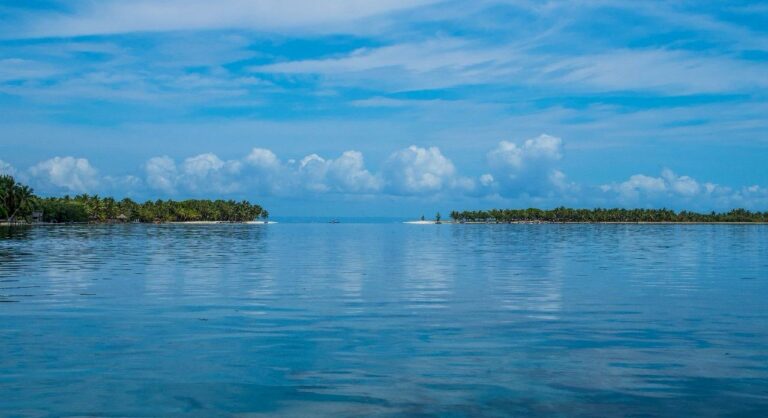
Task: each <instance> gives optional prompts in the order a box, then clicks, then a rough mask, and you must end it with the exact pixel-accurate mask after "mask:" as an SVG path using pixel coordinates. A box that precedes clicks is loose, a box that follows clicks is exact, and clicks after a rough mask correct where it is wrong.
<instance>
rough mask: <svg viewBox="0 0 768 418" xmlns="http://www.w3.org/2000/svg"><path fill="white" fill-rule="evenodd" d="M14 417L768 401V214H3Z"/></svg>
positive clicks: (9, 409)
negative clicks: (431, 221)
mask: <svg viewBox="0 0 768 418" xmlns="http://www.w3.org/2000/svg"><path fill="white" fill-rule="evenodd" d="M0 302H3V303H0V411H2V414H0V415H3V416H62V415H76V416H184V415H187V416H201V417H203V416H205V417H208V416H229V415H238V416H258V415H260V414H263V415H283V416H309V415H329V416H400V415H411V416H509V415H519V416H670V417H679V416H766V413H767V412H766V411H768V227H767V226H760V225H752V226H749V225H687V226H681V225H657V226H652V225H426V226H422V225H401V224H358V225H352V224H344V223H342V224H338V225H328V224H276V225H267V226H265V225H215V226H211V225H206V226H183V225H159V226H155V225H116V226H61V227H36V228H31V229H14V230H8V229H7V228H5V229H3V228H0Z"/></svg>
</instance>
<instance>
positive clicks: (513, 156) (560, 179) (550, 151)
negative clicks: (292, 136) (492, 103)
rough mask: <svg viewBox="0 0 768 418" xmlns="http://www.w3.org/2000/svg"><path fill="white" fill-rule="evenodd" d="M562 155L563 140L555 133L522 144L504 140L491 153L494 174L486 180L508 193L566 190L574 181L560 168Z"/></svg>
mask: <svg viewBox="0 0 768 418" xmlns="http://www.w3.org/2000/svg"><path fill="white" fill-rule="evenodd" d="M562 158H563V141H562V140H561V139H560V138H557V137H554V136H550V135H546V134H542V135H539V136H538V137H536V138H531V139H528V140H526V141H525V142H523V144H522V145H518V144H516V143H514V142H510V141H501V142H500V143H499V145H498V146H497V147H496V148H495V149H493V150H492V151H490V152H489V153H488V155H487V160H488V167H489V168H490V169H491V174H489V175H490V177H485V181H484V182H483V184H489V185H490V184H491V183H493V186H495V187H496V188H497V189H498V191H499V193H501V194H502V195H505V196H511V195H518V194H521V193H526V194H531V195H541V194H548V193H550V192H552V191H553V190H556V191H566V190H567V189H569V188H571V187H573V184H571V183H569V182H568V181H567V179H566V176H565V174H564V173H563V172H562V171H560V170H558V169H557V168H556V164H557V162H559V161H560V160H561V159H562ZM489 179H491V180H492V181H488V180H489ZM481 180H482V179H481Z"/></svg>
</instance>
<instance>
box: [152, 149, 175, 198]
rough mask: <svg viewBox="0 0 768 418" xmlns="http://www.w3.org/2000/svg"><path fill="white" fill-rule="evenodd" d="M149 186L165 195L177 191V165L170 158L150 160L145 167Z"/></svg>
mask: <svg viewBox="0 0 768 418" xmlns="http://www.w3.org/2000/svg"><path fill="white" fill-rule="evenodd" d="M144 168H145V171H146V175H147V184H148V185H149V186H150V187H152V188H153V189H156V190H160V191H162V192H165V193H174V192H175V191H176V177H177V171H176V163H175V162H174V161H173V159H171V158H170V157H168V156H163V157H154V158H150V159H149V161H147V163H146V164H145V166H144Z"/></svg>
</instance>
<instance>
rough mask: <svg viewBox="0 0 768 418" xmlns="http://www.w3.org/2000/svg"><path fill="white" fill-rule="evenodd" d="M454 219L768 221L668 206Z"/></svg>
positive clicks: (471, 214) (756, 215) (754, 215)
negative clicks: (664, 207) (681, 209)
mask: <svg viewBox="0 0 768 418" xmlns="http://www.w3.org/2000/svg"><path fill="white" fill-rule="evenodd" d="M451 219H453V220H454V221H456V222H500V223H509V222H768V212H750V211H748V210H745V209H734V210H732V211H730V212H726V213H716V212H711V213H696V212H689V211H681V212H675V211H673V210H669V209H599V208H598V209H570V208H564V207H560V208H556V209H551V210H543V209H533V208H532V209H491V210H487V211H485V210H479V211H463V212H457V211H453V212H451Z"/></svg>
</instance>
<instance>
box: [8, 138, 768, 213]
mask: <svg viewBox="0 0 768 418" xmlns="http://www.w3.org/2000/svg"><path fill="white" fill-rule="evenodd" d="M486 156H487V161H488V165H487V169H488V172H486V173H484V174H482V175H479V176H477V177H466V176H462V175H460V174H459V170H458V169H457V168H456V166H455V165H454V163H453V162H452V161H451V159H449V158H448V157H447V156H446V155H444V154H443V153H442V152H441V151H440V149H439V148H437V147H419V146H415V145H412V146H409V147H407V148H403V149H400V150H398V151H396V152H394V153H392V154H391V155H390V156H389V157H388V158H386V159H385V160H384V161H383V164H382V165H381V169H380V170H379V171H371V170H369V169H368V168H367V167H366V164H365V163H366V161H365V158H364V156H363V154H362V153H361V152H359V151H354V150H349V151H345V152H343V153H341V154H340V155H338V156H336V157H333V158H327V157H323V156H321V155H318V154H309V155H306V156H304V157H303V158H299V159H295V160H294V159H288V160H281V159H280V158H278V156H277V155H275V153H274V152H272V151H271V150H268V149H264V148H253V149H252V150H251V151H250V152H249V153H248V154H245V155H243V156H242V157H240V158H235V159H229V160H225V159H222V158H220V157H219V156H217V155H216V154H214V153H203V154H199V155H195V156H191V157H188V158H185V159H182V160H180V162H176V161H175V160H174V159H173V158H171V157H168V156H158V157H154V158H150V159H149V160H147V162H146V163H145V164H144V166H143V169H144V178H140V177H137V176H132V175H123V176H112V175H100V174H99V172H98V171H97V170H96V169H95V168H94V167H93V166H91V164H90V163H89V161H88V160H86V159H84V158H75V157H55V158H52V159H49V160H46V161H42V162H40V163H38V164H36V165H34V166H32V167H30V168H28V169H26V170H22V171H20V172H18V176H19V177H20V180H21V181H23V182H25V183H28V184H30V185H31V186H32V187H33V188H35V189H37V190H39V191H42V192H43V193H46V192H49V193H60V192H78V193H82V192H86V193H107V194H112V195H114V196H116V197H119V196H121V195H122V196H126V195H127V196H131V197H137V198H143V197H159V196H165V197H170V196H176V197H187V196H189V197H192V196H197V197H201V198H202V197H205V198H219V197H227V196H231V197H235V196H238V197H239V196H248V197H250V198H254V199H256V198H260V197H262V196H282V197H291V196H307V194H311V195H319V194H334V193H335V194H344V195H379V196H382V195H389V196H419V197H427V196H440V195H441V194H443V193H445V194H444V195H443V196H446V195H448V192H450V193H449V194H450V196H452V197H457V198H468V197H471V198H478V199H487V200H488V201H489V202H494V203H493V204H494V205H496V204H502V202H506V203H503V204H511V205H518V204H523V205H526V204H529V205H544V206H552V205H568V204H573V203H576V204H579V205H585V204H586V205H594V206H640V207H661V206H666V207H673V208H685V209H693V210H711V209H718V210H721V209H729V208H734V207H744V208H747V209H755V210H764V208H765V207H768V189H766V188H765V187H762V186H759V185H752V186H747V187H741V188H731V187H727V186H722V185H718V184H715V183H711V182H702V181H699V180H697V179H695V178H693V177H690V176H687V175H678V174H676V173H675V172H674V171H672V170H670V169H664V170H662V171H661V172H660V173H659V174H658V175H657V176H650V175H646V174H642V173H638V174H634V175H632V176H630V177H629V178H627V179H626V180H623V181H619V182H615V183H609V184H604V185H602V186H599V187H586V186H585V187H583V188H582V187H580V186H578V185H575V184H574V183H572V182H571V181H569V180H568V178H567V177H566V175H565V173H563V171H561V170H560V169H559V168H558V167H557V165H558V164H559V162H560V161H561V160H562V158H563V145H562V140H560V139H559V138H556V137H553V136H549V135H541V136H539V137H536V138H532V139H528V140H526V141H524V142H522V143H521V144H516V143H513V142H509V141H502V142H501V143H499V144H498V146H497V147H496V148H494V149H492V150H491V151H490V152H488V153H487V155H486ZM15 172H17V171H16V170H15V169H14V168H13V167H12V166H11V165H10V164H9V163H7V162H4V161H0V173H15ZM147 190H152V191H153V192H149V193H147ZM580 190H585V192H584V193H579V194H577V193H575V192H576V191H580Z"/></svg>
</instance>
